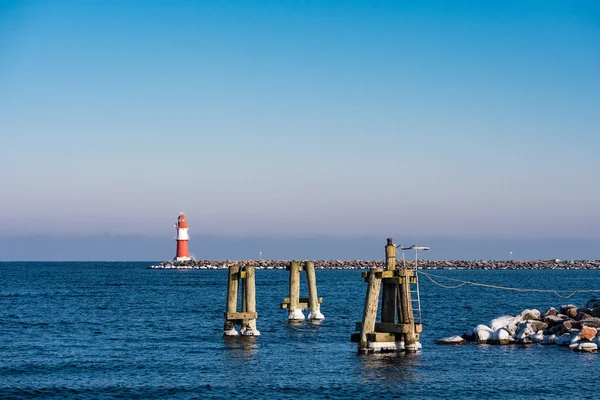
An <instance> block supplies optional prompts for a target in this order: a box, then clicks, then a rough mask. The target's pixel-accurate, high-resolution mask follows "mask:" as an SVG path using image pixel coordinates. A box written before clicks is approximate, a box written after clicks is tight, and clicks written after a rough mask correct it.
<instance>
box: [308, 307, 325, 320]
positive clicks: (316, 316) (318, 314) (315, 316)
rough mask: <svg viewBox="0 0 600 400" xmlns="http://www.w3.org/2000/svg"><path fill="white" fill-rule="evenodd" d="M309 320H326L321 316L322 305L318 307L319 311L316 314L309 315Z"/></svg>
mask: <svg viewBox="0 0 600 400" xmlns="http://www.w3.org/2000/svg"><path fill="white" fill-rule="evenodd" d="M308 319H325V316H324V315H323V314H321V305H320V304H318V305H317V309H316V310H315V311H314V312H311V313H310V314H308Z"/></svg>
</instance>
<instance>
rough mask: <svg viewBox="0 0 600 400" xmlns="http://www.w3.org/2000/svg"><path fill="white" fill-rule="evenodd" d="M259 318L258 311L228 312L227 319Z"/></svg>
mask: <svg viewBox="0 0 600 400" xmlns="http://www.w3.org/2000/svg"><path fill="white" fill-rule="evenodd" d="M256 318H258V313H257V312H226V313H225V319H226V320H227V321H238V320H239V321H243V320H248V319H256Z"/></svg>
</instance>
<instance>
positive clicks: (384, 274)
mask: <svg viewBox="0 0 600 400" xmlns="http://www.w3.org/2000/svg"><path fill="white" fill-rule="evenodd" d="M395 276H396V271H383V272H382V273H381V277H382V278H384V279H385V278H393V277H395Z"/></svg>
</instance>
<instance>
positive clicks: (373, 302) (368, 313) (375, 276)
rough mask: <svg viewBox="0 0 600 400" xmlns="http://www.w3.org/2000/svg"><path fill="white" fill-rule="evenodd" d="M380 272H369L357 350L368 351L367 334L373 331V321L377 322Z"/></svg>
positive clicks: (377, 269) (380, 270) (376, 269)
mask: <svg viewBox="0 0 600 400" xmlns="http://www.w3.org/2000/svg"><path fill="white" fill-rule="evenodd" d="M382 272H383V269H382V268H373V269H371V271H369V275H368V279H369V286H368V287H367V296H366V298H365V308H364V309H363V318H362V325H361V330H360V343H359V350H363V351H364V350H367V349H368V342H367V334H369V333H372V332H374V331H375V321H376V320H377V308H378V306H379V292H380V290H381V273H382Z"/></svg>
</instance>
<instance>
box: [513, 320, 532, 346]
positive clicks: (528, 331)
mask: <svg viewBox="0 0 600 400" xmlns="http://www.w3.org/2000/svg"><path fill="white" fill-rule="evenodd" d="M534 333H535V331H534V330H533V327H532V326H531V323H530V322H521V323H520V324H519V325H518V326H517V333H515V339H516V341H517V343H525V342H526V340H525V339H527V338H528V337H529V335H532V334H534Z"/></svg>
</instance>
